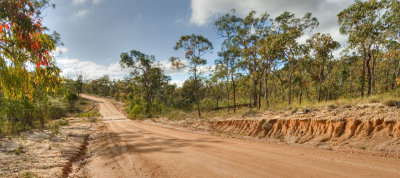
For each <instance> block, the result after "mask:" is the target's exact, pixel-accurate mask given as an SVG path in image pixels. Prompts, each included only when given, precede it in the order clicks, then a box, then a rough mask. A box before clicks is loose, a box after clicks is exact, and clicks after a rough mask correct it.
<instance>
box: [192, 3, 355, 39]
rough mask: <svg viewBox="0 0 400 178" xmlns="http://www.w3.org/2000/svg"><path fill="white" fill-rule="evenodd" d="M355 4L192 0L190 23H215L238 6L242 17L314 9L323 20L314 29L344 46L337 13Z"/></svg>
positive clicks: (305, 11) (319, 18)
mask: <svg viewBox="0 0 400 178" xmlns="http://www.w3.org/2000/svg"><path fill="white" fill-rule="evenodd" d="M352 3H353V1H351V0H302V1H295V0H279V1H276V0H246V1H244V0H191V8H192V14H191V17H190V22H191V23H192V24H195V25H198V26H203V25H207V24H210V23H212V21H213V20H215V18H216V17H217V16H219V15H222V14H225V13H228V12H230V11H231V10H232V9H235V10H236V13H237V14H238V15H240V16H245V15H247V14H248V13H249V12H250V11H252V10H255V11H257V12H258V13H264V12H267V13H269V14H270V15H271V18H275V17H276V16H278V15H280V14H281V13H283V12H284V11H289V12H293V13H295V14H296V16H297V17H301V16H303V15H304V14H305V13H307V12H311V13H313V15H314V16H315V17H317V18H318V20H319V22H320V25H319V27H318V29H317V30H316V31H315V32H321V33H330V34H331V36H332V38H333V39H334V40H336V41H339V42H340V43H341V44H342V46H344V45H345V43H346V37H345V36H343V35H341V34H340V33H339V26H338V23H337V16H336V15H337V14H338V13H339V12H340V11H341V10H343V9H345V8H346V7H348V6H349V5H350V4H352ZM300 41H305V40H304V39H301V40H300Z"/></svg>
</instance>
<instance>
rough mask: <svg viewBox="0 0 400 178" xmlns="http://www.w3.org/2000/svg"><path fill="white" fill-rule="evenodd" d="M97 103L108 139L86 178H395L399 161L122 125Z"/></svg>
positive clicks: (105, 104)
mask: <svg viewBox="0 0 400 178" xmlns="http://www.w3.org/2000/svg"><path fill="white" fill-rule="evenodd" d="M83 97H84V98H87V99H90V100H94V101H97V102H99V110H100V113H101V114H102V116H103V119H104V122H105V125H106V128H105V129H106V130H107V132H109V133H110V134H109V135H108V136H106V137H104V138H101V142H99V143H97V146H94V148H93V149H92V150H91V156H90V158H89V163H88V164H87V166H86V169H87V170H88V175H89V176H90V177H400V160H398V159H388V158H379V157H373V156H366V155H358V154H351V153H340V152H336V151H330V150H320V149H311V148H303V147H297V146H295V147H292V146H288V145H285V144H272V143H262V142H254V141H249V140H242V139H232V138H223V137H217V136H210V135H202V134H196V133H189V132H184V131H178V130H174V129H168V128H161V127H157V126H154V125H148V124H144V123H140V122H136V121H131V120H128V119H126V117H125V116H124V114H122V113H121V112H120V111H119V110H118V109H117V108H116V107H115V106H114V105H113V104H112V103H111V102H110V101H109V100H107V99H104V98H98V97H93V96H88V95H83Z"/></svg>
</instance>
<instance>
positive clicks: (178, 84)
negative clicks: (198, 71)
mask: <svg viewBox="0 0 400 178" xmlns="http://www.w3.org/2000/svg"><path fill="white" fill-rule="evenodd" d="M183 82H184V81H181V80H171V83H173V84H176V86H177V87H182V86H183Z"/></svg>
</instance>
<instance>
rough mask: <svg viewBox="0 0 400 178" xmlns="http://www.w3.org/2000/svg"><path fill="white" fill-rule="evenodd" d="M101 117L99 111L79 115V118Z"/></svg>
mask: <svg viewBox="0 0 400 178" xmlns="http://www.w3.org/2000/svg"><path fill="white" fill-rule="evenodd" d="M100 116H101V115H100V113H99V112H97V111H88V112H84V113H81V114H79V117H86V118H89V119H92V118H96V117H100Z"/></svg>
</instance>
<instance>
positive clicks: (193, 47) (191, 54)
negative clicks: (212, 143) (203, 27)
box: [170, 34, 213, 117]
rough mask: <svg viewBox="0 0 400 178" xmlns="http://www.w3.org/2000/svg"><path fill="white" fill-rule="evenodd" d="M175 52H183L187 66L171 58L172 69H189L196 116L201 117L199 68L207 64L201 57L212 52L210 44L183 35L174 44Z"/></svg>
mask: <svg viewBox="0 0 400 178" xmlns="http://www.w3.org/2000/svg"><path fill="white" fill-rule="evenodd" d="M174 49H175V50H179V49H183V50H185V58H186V59H187V60H188V64H187V65H185V64H184V63H182V61H181V60H180V59H179V58H177V57H171V58H170V61H171V63H172V67H173V68H174V69H182V68H184V67H189V71H190V72H192V73H193V77H194V89H195V91H194V92H195V93H194V94H195V95H196V104H197V114H198V116H199V117H201V113H200V101H199V88H198V77H199V74H201V71H199V67H200V66H202V65H205V64H207V61H206V60H205V59H203V56H204V55H205V54H207V53H209V52H211V51H212V50H213V46H212V43H211V42H210V41H209V40H208V39H207V38H205V37H203V36H201V35H195V34H192V35H185V36H181V38H180V39H179V41H178V42H177V43H176V44H175V47H174Z"/></svg>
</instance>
